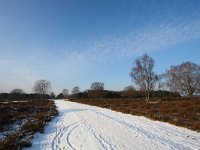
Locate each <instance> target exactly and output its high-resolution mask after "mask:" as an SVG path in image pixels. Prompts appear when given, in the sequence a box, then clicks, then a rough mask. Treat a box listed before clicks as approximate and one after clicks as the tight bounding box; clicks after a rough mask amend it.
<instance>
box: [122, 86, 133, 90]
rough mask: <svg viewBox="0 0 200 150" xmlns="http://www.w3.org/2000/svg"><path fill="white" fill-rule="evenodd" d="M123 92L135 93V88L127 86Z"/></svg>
mask: <svg viewBox="0 0 200 150" xmlns="http://www.w3.org/2000/svg"><path fill="white" fill-rule="evenodd" d="M123 91H135V88H134V87H133V86H132V85H129V86H126V87H125V88H124V89H123Z"/></svg>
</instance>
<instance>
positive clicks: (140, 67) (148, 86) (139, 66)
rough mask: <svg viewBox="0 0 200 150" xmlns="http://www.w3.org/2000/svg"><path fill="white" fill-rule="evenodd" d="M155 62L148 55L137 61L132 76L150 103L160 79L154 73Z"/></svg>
mask: <svg viewBox="0 0 200 150" xmlns="http://www.w3.org/2000/svg"><path fill="white" fill-rule="evenodd" d="M154 64H155V62H154V60H153V59H152V58H151V57H149V56H148V55H147V54H144V55H143V56H142V57H139V58H137V59H136V60H135V63H134V66H133V68H132V70H131V73H130V76H131V78H132V80H133V81H134V82H135V84H136V85H138V86H139V88H140V90H142V91H145V95H146V100H147V102H149V95H150V92H151V91H152V90H153V89H154V87H155V85H156V82H157V81H158V79H159V77H158V76H157V75H156V74H155V73H154V72H153V67H154Z"/></svg>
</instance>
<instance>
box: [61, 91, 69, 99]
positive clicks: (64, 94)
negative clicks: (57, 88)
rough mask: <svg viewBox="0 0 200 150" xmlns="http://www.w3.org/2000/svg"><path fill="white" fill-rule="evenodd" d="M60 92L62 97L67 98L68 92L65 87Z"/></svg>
mask: <svg viewBox="0 0 200 150" xmlns="http://www.w3.org/2000/svg"><path fill="white" fill-rule="evenodd" d="M62 93H63V97H64V98H67V97H68V95H69V92H68V90H67V89H63V91H62Z"/></svg>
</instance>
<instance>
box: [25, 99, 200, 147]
mask: <svg viewBox="0 0 200 150" xmlns="http://www.w3.org/2000/svg"><path fill="white" fill-rule="evenodd" d="M55 103H56V105H57V108H58V111H59V116H58V117H56V118H55V119H54V120H52V121H51V122H50V123H49V124H48V126H47V127H46V128H45V133H44V134H40V133H36V134H35V135H34V139H33V145H32V147H30V148H27V149H29V150H39V149H42V150H50V149H52V150H65V149H66V150H78V149H82V150H95V149H100V150H101V149H102V150H104V149H108V150H112V149H119V150H123V149H125V150H129V149H137V150H145V149H148V150H151V149H152V150H156V149H158V150H160V149H185V150H190V149H194V150H197V149H198V150H199V149H200V133H197V132H195V131H191V130H188V129H185V128H181V127H176V126H174V125H170V124H168V123H164V122H159V121H152V120H150V119H147V118H145V117H139V116H133V115H127V114H123V113H120V112H115V111H112V110H109V109H104V108H99V107H95V106H88V105H84V104H79V103H74V102H70V101H64V100H56V101H55Z"/></svg>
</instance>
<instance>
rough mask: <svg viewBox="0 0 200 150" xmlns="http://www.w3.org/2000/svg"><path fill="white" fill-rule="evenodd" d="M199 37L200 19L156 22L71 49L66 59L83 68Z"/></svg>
mask: <svg viewBox="0 0 200 150" xmlns="http://www.w3.org/2000/svg"><path fill="white" fill-rule="evenodd" d="M198 38H200V20H192V19H191V20H179V19H175V20H173V21H172V20H171V21H170V20H167V21H164V22H161V23H157V22H155V21H152V22H149V24H148V25H147V26H145V27H142V28H140V29H137V30H134V29H130V30H129V31H127V34H123V35H121V36H117V35H116V34H110V35H106V36H104V37H103V38H100V39H98V40H95V41H92V42H90V43H89V44H88V46H87V47H83V48H82V50H79V51H73V52H72V53H70V54H68V55H67V56H66V57H65V59H66V60H68V61H69V62H71V63H70V64H71V65H74V66H76V67H82V66H84V65H85V64H90V65H92V62H104V63H108V61H112V60H114V59H115V60H116V59H123V58H127V57H132V56H134V55H138V54H141V53H144V52H149V51H155V50H162V49H164V48H166V47H169V46H172V45H176V44H179V43H182V42H186V41H190V40H193V39H198Z"/></svg>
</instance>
